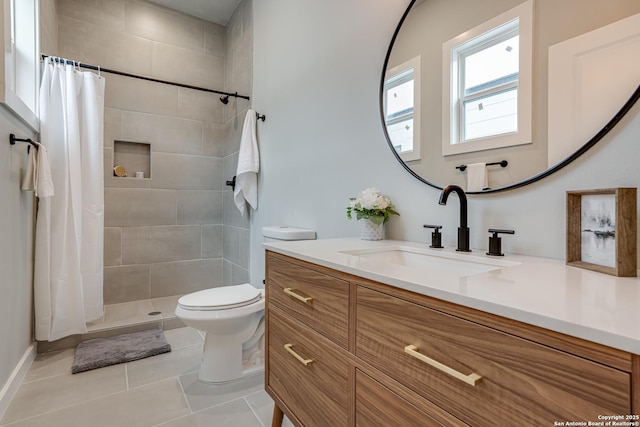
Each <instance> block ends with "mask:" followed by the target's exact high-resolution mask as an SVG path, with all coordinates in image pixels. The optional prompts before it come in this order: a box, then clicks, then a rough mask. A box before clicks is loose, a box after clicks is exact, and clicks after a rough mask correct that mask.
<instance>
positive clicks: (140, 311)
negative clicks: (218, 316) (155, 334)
mask: <svg viewBox="0 0 640 427" xmlns="http://www.w3.org/2000/svg"><path fill="white" fill-rule="evenodd" d="M181 296H182V295H174V296H170V297H163V298H152V299H146V300H139V301H130V302H124V303H119V304H107V305H105V306H104V314H103V316H102V318H100V319H98V320H95V321H93V322H91V323H89V324H88V325H87V329H88V332H87V333H86V334H81V335H72V336H69V337H66V338H62V339H60V340H57V341H53V342H47V341H38V350H37V351H38V353H48V352H51V351H58V350H64V349H68V348H75V347H76V346H77V345H78V344H79V343H80V342H82V341H86V340H90V339H93V338H106V337H110V336H114V335H119V334H126V333H129V332H137V331H141V330H145V329H154V328H161V329H162V330H164V331H167V330H170V329H176V328H181V327H184V326H185V325H184V323H183V322H182V320H180V319H178V318H177V317H176V315H175V314H174V312H175V309H176V305H177V304H178V299H179V298H180V297H181Z"/></svg>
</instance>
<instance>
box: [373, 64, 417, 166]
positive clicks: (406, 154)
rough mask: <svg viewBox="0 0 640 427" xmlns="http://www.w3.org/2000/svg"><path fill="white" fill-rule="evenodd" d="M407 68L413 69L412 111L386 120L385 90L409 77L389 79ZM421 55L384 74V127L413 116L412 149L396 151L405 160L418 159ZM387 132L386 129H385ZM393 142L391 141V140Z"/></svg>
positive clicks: (407, 69)
mask: <svg viewBox="0 0 640 427" xmlns="http://www.w3.org/2000/svg"><path fill="white" fill-rule="evenodd" d="M409 70H413V113H407V114H404V115H402V116H398V117H394V118H393V119H392V120H389V121H387V91H388V89H389V88H391V87H395V86H398V85H399V84H402V83H404V82H406V81H408V80H409V79H398V80H397V82H394V83H396V84H393V85H391V84H389V83H388V82H389V81H390V80H393V79H394V78H396V77H397V76H398V75H401V74H403V73H406V72H407V71H409ZM421 80H422V56H421V55H418V56H415V57H413V58H411V59H409V60H407V61H405V62H403V63H402V64H399V65H397V66H395V67H393V68H392V69H390V70H389V71H388V72H387V73H386V76H385V83H384V87H383V92H382V93H383V108H384V110H383V112H384V120H385V126H386V128H388V127H389V125H390V124H393V123H397V122H400V121H404V120H407V119H409V118H413V149H412V150H407V151H402V152H396V153H397V154H398V156H399V157H400V158H401V159H402V160H403V161H405V162H408V161H412V160H420V152H421V150H420V146H421V139H420V138H421V132H420V129H421V126H420V122H421V117H422V116H421V94H422V85H421ZM387 132H388V130H387ZM389 140H390V141H391V137H390V136H389ZM391 142H393V141H391Z"/></svg>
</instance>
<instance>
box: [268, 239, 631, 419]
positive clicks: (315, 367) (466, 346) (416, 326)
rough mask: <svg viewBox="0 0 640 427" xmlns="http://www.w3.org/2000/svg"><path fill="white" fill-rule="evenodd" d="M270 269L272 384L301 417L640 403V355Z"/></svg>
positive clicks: (375, 286)
mask: <svg viewBox="0 0 640 427" xmlns="http://www.w3.org/2000/svg"><path fill="white" fill-rule="evenodd" d="M266 266H267V275H266V277H267V281H266V284H267V314H266V316H267V348H268V351H267V357H266V373H265V378H266V390H267V392H268V393H269V394H270V395H271V396H272V397H273V399H274V400H275V402H276V404H277V405H278V406H279V408H281V409H282V410H283V411H284V413H285V414H286V415H287V416H288V417H289V418H290V419H291V420H292V421H293V422H294V424H296V425H300V426H306V427H310V426H350V427H352V426H363V427H364V426H366V427H371V426H381V427H388V426H395V425H397V426H405V425H406V426H466V425H469V426H496V425H531V426H546V425H548V426H552V425H554V422H556V421H557V422H566V421H598V415H626V414H634V413H638V411H639V410H640V404H639V400H640V396H639V391H640V385H639V384H640V382H639V381H638V380H639V378H640V374H639V369H640V359H639V358H638V356H636V355H631V354H629V353H626V352H623V351H620V350H616V349H612V348H609V347H604V346H602V345H599V344H594V343H591V342H587V341H584V340H580V339H577V338H573V337H569V336H565V335H562V334H559V333H556V332H553V331H549V330H545V329H542V328H538V327H534V326H531V325H526V324H523V323H520V322H517V321H513V320H510V319H505V318H502V317H499V316H495V315H491V314H488V313H483V312H480V311H478V310H474V309H469V308H466V307H462V306H459V305H456V304H451V303H448V302H445V301H441V300H437V299H433V298H430V297H426V296H423V295H419V294H415V293H413V292H409V291H405V290H402V289H398V288H395V287H391V286H388V285H385V284H381V283H377V282H372V281H369V280H365V279H362V278H359V277H355V276H352V275H348V274H345V273H342V272H339V271H335V270H331V269H328V268H326V267H322V266H318V265H315V264H311V263H307V262H304V261H301V260H297V259H294V258H290V257H286V256H284V255H281V254H277V253H273V252H271V251H267V259H266ZM285 289H288V290H289V291H288V292H285V291H284V290H285ZM291 291H293V293H294V295H291ZM307 298H311V299H310V300H308V299H307ZM286 344H292V345H293V350H295V352H296V353H297V355H298V356H299V357H296V356H294V355H293V354H292V353H291V352H290V351H288V350H287V349H286V348H285V346H286ZM289 350H291V347H290V348H289ZM299 359H302V360H308V359H313V361H312V362H309V363H308V364H307V365H305V364H304V363H302V362H301V360H299Z"/></svg>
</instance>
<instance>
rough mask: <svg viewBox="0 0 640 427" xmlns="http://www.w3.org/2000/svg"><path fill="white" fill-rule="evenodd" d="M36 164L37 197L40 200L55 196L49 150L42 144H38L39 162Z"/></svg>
mask: <svg viewBox="0 0 640 427" xmlns="http://www.w3.org/2000/svg"><path fill="white" fill-rule="evenodd" d="M36 164H37V172H36V177H37V178H36V196H37V197H40V198H41V197H51V196H53V194H54V191H53V179H52V177H51V165H50V164H49V155H48V153H47V149H46V147H45V146H44V145H42V144H38V161H37V162H36Z"/></svg>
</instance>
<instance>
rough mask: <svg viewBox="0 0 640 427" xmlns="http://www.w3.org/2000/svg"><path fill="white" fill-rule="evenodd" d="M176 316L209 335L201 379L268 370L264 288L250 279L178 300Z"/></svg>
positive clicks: (216, 380)
mask: <svg viewBox="0 0 640 427" xmlns="http://www.w3.org/2000/svg"><path fill="white" fill-rule="evenodd" d="M175 314H176V316H177V317H178V318H179V319H181V320H182V321H183V322H184V323H185V324H186V325H187V326H190V327H192V328H194V329H197V330H199V331H203V332H204V333H205V334H206V335H205V339H204V349H203V352H202V359H201V362H200V371H199V372H198V379H199V380H200V381H203V382H207V383H223V382H228V381H233V380H237V379H240V378H244V377H246V376H249V375H254V374H259V373H261V372H263V371H264V359H263V354H264V290H261V289H257V288H255V287H253V286H251V285H250V284H248V283H245V284H243V285H235V286H223V287H220V288H212V289H205V290H203V291H197V292H193V293H191V294H188V295H185V296H183V297H181V298H180V299H179V300H178V305H177V307H176V311H175Z"/></svg>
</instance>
